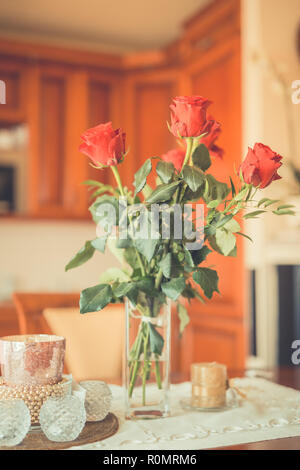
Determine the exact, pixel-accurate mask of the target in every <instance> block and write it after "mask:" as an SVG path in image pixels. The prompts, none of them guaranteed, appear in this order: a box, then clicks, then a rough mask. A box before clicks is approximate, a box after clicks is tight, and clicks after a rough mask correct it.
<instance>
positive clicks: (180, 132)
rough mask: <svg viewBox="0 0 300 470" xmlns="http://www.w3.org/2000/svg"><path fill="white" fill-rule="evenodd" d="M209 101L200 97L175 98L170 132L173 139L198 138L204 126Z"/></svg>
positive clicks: (171, 107) (172, 105)
mask: <svg viewBox="0 0 300 470" xmlns="http://www.w3.org/2000/svg"><path fill="white" fill-rule="evenodd" d="M210 104H211V101H209V100H207V99H206V98H203V97H202V96H177V97H176V98H174V99H173V103H172V104H171V106H170V109H171V125H170V130H171V132H172V134H173V135H174V136H175V137H199V136H200V135H201V134H203V129H204V127H205V125H206V110H207V108H208V106H209V105H210Z"/></svg>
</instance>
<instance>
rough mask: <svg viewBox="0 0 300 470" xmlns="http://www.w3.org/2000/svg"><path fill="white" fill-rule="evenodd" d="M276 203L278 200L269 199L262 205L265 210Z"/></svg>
mask: <svg viewBox="0 0 300 470" xmlns="http://www.w3.org/2000/svg"><path fill="white" fill-rule="evenodd" d="M276 202H279V199H270V200H269V201H268V202H266V203H265V204H264V207H265V208H266V207H269V206H271V205H272V204H276Z"/></svg>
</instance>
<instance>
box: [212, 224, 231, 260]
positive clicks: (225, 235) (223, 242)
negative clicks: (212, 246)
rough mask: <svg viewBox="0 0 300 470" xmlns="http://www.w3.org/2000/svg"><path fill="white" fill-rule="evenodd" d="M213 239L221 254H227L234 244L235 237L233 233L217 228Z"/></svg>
mask: <svg viewBox="0 0 300 470" xmlns="http://www.w3.org/2000/svg"><path fill="white" fill-rule="evenodd" d="M215 239H216V243H217V245H218V247H219V248H220V250H221V252H222V254H223V255H224V256H229V254H230V253H231V252H232V250H233V249H234V247H235V244H236V239H235V236H234V235H233V233H231V232H229V231H227V230H224V229H222V228H221V229H217V231H216V235H215Z"/></svg>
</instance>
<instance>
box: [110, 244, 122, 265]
mask: <svg viewBox="0 0 300 470" xmlns="http://www.w3.org/2000/svg"><path fill="white" fill-rule="evenodd" d="M118 241H119V240H118V239H116V238H113V237H109V238H108V239H107V247H108V249H109V251H110V252H111V254H112V255H114V257H115V258H116V259H117V260H118V261H119V262H120V263H121V264H122V263H123V261H124V250H123V249H122V248H119V246H118Z"/></svg>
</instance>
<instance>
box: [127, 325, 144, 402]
mask: <svg viewBox="0 0 300 470" xmlns="http://www.w3.org/2000/svg"><path fill="white" fill-rule="evenodd" d="M142 346H143V332H142V330H141V331H139V333H138V344H137V348H136V354H135V358H134V360H133V361H134V362H133V363H134V366H133V370H132V373H131V374H130V383H129V392H128V393H129V397H130V398H131V397H132V393H133V389H134V386H135V382H136V378H137V373H138V370H139V367H140V364H139V357H140V355H141V352H142Z"/></svg>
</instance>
